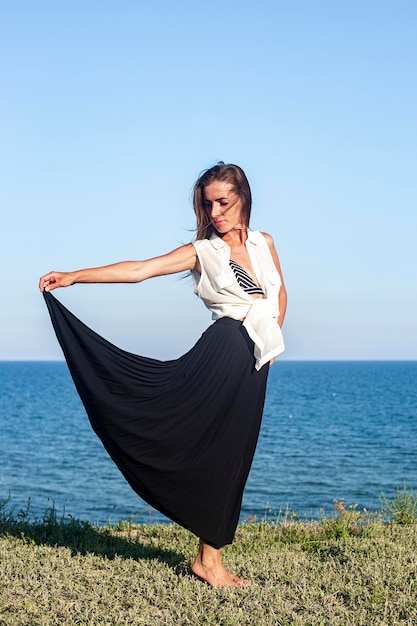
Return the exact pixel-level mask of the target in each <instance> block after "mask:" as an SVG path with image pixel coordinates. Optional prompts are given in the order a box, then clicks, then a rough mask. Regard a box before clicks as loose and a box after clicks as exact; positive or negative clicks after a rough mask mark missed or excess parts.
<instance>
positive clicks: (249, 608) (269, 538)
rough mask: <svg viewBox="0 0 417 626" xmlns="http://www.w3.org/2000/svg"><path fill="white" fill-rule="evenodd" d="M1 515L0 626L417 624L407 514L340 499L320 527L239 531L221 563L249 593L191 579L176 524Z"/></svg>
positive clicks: (186, 547) (185, 538)
mask: <svg viewBox="0 0 417 626" xmlns="http://www.w3.org/2000/svg"><path fill="white" fill-rule="evenodd" d="M407 493H408V494H409V495H410V492H409V491H408V492H407ZM396 495H397V494H396ZM397 499H398V498H397ZM407 502H408V504H407V507H408V505H409V504H410V502H409V501H407ZM5 508H6V507H5V506H4V507H3V512H2V514H0V564H1V565H0V625H1V626H6V625H7V626H17V625H23V624H24V625H31V626H37V625H39V626H41V625H42V626H43V625H45V626H46V625H48V626H49V625H55V624H57V625H58V624H59V625H60V626H62V625H64V626H66V625H72V624H74V625H75V624H89V625H95V624H97V625H98V624H100V625H107V624H108V625H119V624H120V625H127V624H132V625H146V626H151V625H174V624H175V625H186V624H187V625H188V624H189V625H192V626H199V625H208V626H215V625H223V626H238V625H239V626H245V625H247V624H253V625H256V626H269V625H272V624H276V625H282V626H290V625H291V626H293V625H300V626H301V625H302V626H309V625H311V626H316V625H317V626H319V625H320V626H321V625H326V626H327V625H343V626H361V625H363V626H372V625H374V624H375V625H376V624H378V625H387V626H388V625H389V626H395V625H397V624H398V625H399V624H408V625H410V626H411V625H413V626H415V624H417V523H416V518H415V517H414V518H413V517H412V516H410V517H407V520H408V521H407V522H405V521H404V519H403V518H401V523H399V522H398V518H395V517H392V518H391V519H387V515H386V514H387V511H385V513H384V514H383V513H382V512H380V513H378V514H373V515H371V514H369V513H368V512H366V511H362V512H359V511H357V507H355V506H353V507H348V506H346V505H345V504H344V503H343V502H335V512H334V514H333V515H332V516H331V517H329V518H323V519H322V520H320V521H316V522H309V521H307V520H304V521H300V520H297V519H294V518H295V516H294V515H291V516H283V517H282V518H281V519H280V520H279V521H274V522H272V521H267V520H264V521H262V522H260V523H252V522H247V523H244V524H242V525H241V526H239V528H238V530H237V534H236V540H235V543H234V544H233V545H232V546H229V547H227V548H225V549H224V551H223V559H224V562H225V565H226V567H228V568H229V569H231V570H232V571H234V572H235V573H236V574H238V575H239V576H241V577H243V578H249V579H251V580H252V581H253V586H252V587H250V588H245V589H213V588H211V587H209V586H208V585H206V584H204V583H201V582H200V581H199V580H197V579H196V578H195V577H194V576H193V575H192V573H191V571H190V564H191V563H192V560H193V558H194V556H195V554H196V551H197V540H196V538H195V537H193V536H192V535H191V534H190V533H188V532H187V531H185V530H184V529H182V528H180V527H179V526H177V525H175V524H169V525H135V524H132V523H131V522H130V521H126V522H119V523H118V524H117V525H116V526H108V527H98V526H95V525H93V524H90V523H88V522H82V521H79V520H76V519H73V518H69V519H64V518H62V517H61V518H59V517H58V516H57V514H56V511H55V510H54V509H53V508H52V509H50V510H48V511H47V512H46V513H45V515H44V516H43V518H42V519H40V520H36V519H35V520H31V519H30V518H29V514H28V511H23V512H20V513H18V514H17V515H13V514H12V513H10V512H9V513H7V512H6V510H5ZM397 509H398V507H396V509H395V510H397ZM396 519H397V523H395V521H396Z"/></svg>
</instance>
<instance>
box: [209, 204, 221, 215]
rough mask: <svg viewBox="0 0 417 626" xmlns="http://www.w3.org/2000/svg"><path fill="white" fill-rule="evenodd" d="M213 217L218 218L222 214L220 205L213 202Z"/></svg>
mask: <svg viewBox="0 0 417 626" xmlns="http://www.w3.org/2000/svg"><path fill="white" fill-rule="evenodd" d="M210 213H211V217H217V216H218V215H219V214H220V205H219V204H218V203H217V202H213V204H212V205H211V211H210Z"/></svg>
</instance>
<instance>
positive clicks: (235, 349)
mask: <svg viewBox="0 0 417 626" xmlns="http://www.w3.org/2000/svg"><path fill="white" fill-rule="evenodd" d="M194 211H195V214H196V221H197V237H196V241H194V242H193V243H190V244H187V245H184V246H181V247H180V248H177V249H176V250H173V251H172V252H170V253H168V254H166V255H163V256H159V257H155V258H152V259H148V260H146V261H125V262H121V263H115V264H113V265H107V266H104V267H98V268H91V269H83V270H79V271H75V272H49V273H48V274H46V275H45V276H43V277H42V278H41V279H40V289H41V291H43V292H44V295H45V299H46V302H47V305H48V308H49V311H50V314H51V319H52V322H53V324H54V327H55V331H56V334H57V337H58V340H59V341H60V344H61V346H62V348H63V351H64V354H65V357H66V359H67V362H68V365H69V369H70V371H71V374H72V377H73V379H74V382H75V385H76V387H77V390H78V392H79V394H80V397H81V399H82V401H83V403H84V406H85V408H86V411H87V414H88V416H89V419H90V421H91V424H92V426H93V428H94V430H95V431H96V433H97V434H98V436H99V437H100V438H101V440H102V442H103V444H104V446H105V448H106V449H107V451H108V452H109V454H110V456H111V457H112V459H113V460H114V461H115V463H116V464H117V466H118V467H119V469H120V470H121V472H122V473H123V475H124V476H125V478H126V479H127V481H128V482H129V484H130V485H131V486H132V488H133V489H134V490H135V491H136V492H137V493H138V494H139V495H140V496H141V497H142V498H143V499H144V500H145V501H146V502H148V503H149V504H151V505H152V506H153V507H155V508H156V509H158V510H159V511H161V512H162V513H164V514H165V515H167V516H168V517H170V518H171V519H172V520H174V521H175V522H177V523H179V524H181V525H182V526H184V527H185V528H187V529H188V530H190V531H191V532H193V533H194V534H195V535H197V536H198V537H199V539H200V545H199V550H198V554H197V557H196V559H195V561H194V563H193V565H192V571H193V572H194V574H195V575H196V576H197V577H199V578H201V579H202V580H204V581H206V582H207V583H209V584H210V585H213V586H243V585H245V584H247V581H244V580H241V579H240V578H238V577H237V576H235V575H234V574H232V573H231V572H229V571H227V570H226V569H225V568H224V566H223V564H222V560H221V548H222V547H223V546H224V545H226V544H229V543H232V541H233V537H234V533H235V530H236V526H237V524H238V520H239V514H240V507H241V500H242V494H243V489H244V486H245V483H246V480H247V476H248V473H249V470H250V467H251V464H252V460H253V455H254V452H255V447H256V442H257V438H258V434H259V428H260V423H261V418H262V411H263V404H264V398H265V388H266V381H267V376H268V370H269V364H270V362H272V361H273V359H274V358H275V357H276V356H277V355H278V354H279V353H280V352H282V350H283V349H284V345H283V340H282V334H281V330H280V327H281V325H282V323H283V321H284V316H285V309H286V300H287V298H286V291H285V287H284V282H283V278H282V273H281V268H280V264H279V260H278V255H277V253H276V250H275V247H274V243H273V240H272V237H271V236H270V235H267V234H265V233H260V232H254V231H251V230H250V229H249V218H250V212H251V191H250V187H249V183H248V181H247V178H246V176H245V174H244V172H243V170H242V169H241V168H240V167H238V166H236V165H225V164H224V163H223V162H220V163H219V164H218V165H216V166H214V167H212V168H210V169H208V170H206V171H205V172H203V174H202V175H201V176H200V177H199V179H198V180H197V182H196V183H195V185H194ZM187 270H188V271H190V272H191V274H192V277H193V282H194V288H195V292H196V294H197V295H198V296H199V297H200V298H201V299H202V300H203V301H204V303H205V304H206V306H207V307H208V308H209V309H210V310H211V312H212V315H213V319H214V320H216V321H215V323H214V324H212V325H211V326H210V327H209V328H208V330H207V331H206V332H205V333H204V334H203V335H202V337H201V338H200V340H199V341H198V342H197V344H196V345H195V346H194V348H192V349H191V350H190V351H189V352H188V353H187V354H185V355H184V356H182V357H180V358H179V359H177V360H174V361H164V362H162V361H157V360H154V359H148V358H144V357H140V356H136V355H132V354H130V353H127V352H124V351H122V350H120V349H119V348H116V347H115V346H113V345H111V344H110V343H109V342H107V341H106V340H105V339H103V338H102V337H100V336H99V335H97V334H96V333H94V332H93V331H92V330H90V329H89V328H87V327H86V326H84V324H82V322H80V321H79V320H77V318H75V317H74V316H73V315H72V314H71V313H70V312H69V311H67V310H66V309H65V308H64V307H63V306H62V305H61V304H60V303H59V302H58V301H57V300H55V298H53V296H52V295H50V294H48V292H50V291H52V290H54V289H56V288H58V287H68V286H69V285H73V284H75V283H122V282H123V283H136V282H141V281H143V280H146V279H147V278H151V277H153V276H161V275H166V274H173V273H176V272H184V271H187Z"/></svg>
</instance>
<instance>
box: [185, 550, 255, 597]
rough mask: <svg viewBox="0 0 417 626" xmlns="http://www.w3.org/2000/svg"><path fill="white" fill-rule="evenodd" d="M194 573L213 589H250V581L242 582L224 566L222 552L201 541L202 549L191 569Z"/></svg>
mask: <svg viewBox="0 0 417 626" xmlns="http://www.w3.org/2000/svg"><path fill="white" fill-rule="evenodd" d="M191 569H192V570H193V573H194V574H195V575H196V576H198V578H200V579H201V580H204V581H205V582H206V583H208V584H209V585H211V586H212V587H248V586H250V585H251V583H250V581H248V580H242V579H241V578H238V577H237V576H235V575H234V574H232V573H231V572H229V571H228V570H227V569H226V568H225V567H224V565H223V563H222V560H221V556H220V550H216V548H212V547H211V546H209V545H208V544H207V543H205V542H204V541H203V540H201V539H200V547H199V550H198V554H197V556H196V559H195V561H194V563H193V565H192V567H191Z"/></svg>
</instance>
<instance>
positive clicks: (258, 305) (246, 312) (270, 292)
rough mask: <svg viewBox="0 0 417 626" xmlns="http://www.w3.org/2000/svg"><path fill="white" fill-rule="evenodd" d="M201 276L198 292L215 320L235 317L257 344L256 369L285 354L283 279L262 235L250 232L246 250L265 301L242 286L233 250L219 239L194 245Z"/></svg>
mask: <svg viewBox="0 0 417 626" xmlns="http://www.w3.org/2000/svg"><path fill="white" fill-rule="evenodd" d="M193 245H194V248H195V250H196V253H197V256H198V259H199V261H200V268H201V275H200V274H198V272H196V271H193V272H192V277H193V282H194V291H195V293H196V294H197V296H198V297H199V298H201V299H202V300H203V302H204V304H205V305H206V307H207V308H208V309H210V311H211V312H212V318H213V319H215V320H216V319H219V318H220V317H231V318H233V319H238V320H243V326H244V327H245V328H246V331H247V333H248V335H249V337H250V338H251V339H252V341H253V342H254V344H255V345H254V356H255V361H256V363H255V367H256V369H257V370H260V369H261V367H262V366H263V365H264V364H265V363H267V362H269V361H270V360H271V359H272V358H274V357H276V356H277V355H278V354H280V353H281V352H283V351H284V340H283V336H282V332H281V329H280V327H279V326H278V323H277V317H278V315H279V311H278V294H279V289H280V287H281V278H280V275H279V273H278V271H277V268H276V267H275V263H274V261H273V258H272V255H271V252H270V250H269V247H268V244H267V242H266V240H265V238H264V236H263V235H262V233H260V232H259V231H251V230H249V231H248V238H247V240H246V248H247V251H248V254H249V258H250V260H251V263H252V267H253V270H254V272H255V274H256V278H257V280H258V283H259V285H260V286H261V287H262V289H263V292H264V294H265V298H253V297H252V296H251V295H250V294H248V293H245V292H244V291H243V289H242V288H241V287H240V286H239V284H238V282H237V280H236V277H235V274H234V272H233V270H232V268H231V267H230V265H229V261H230V247H229V246H228V245H227V243H226V242H224V241H223V240H222V239H221V238H220V237H218V236H217V235H212V237H211V238H210V239H199V240H198V241H195V242H194V244H193Z"/></svg>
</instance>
